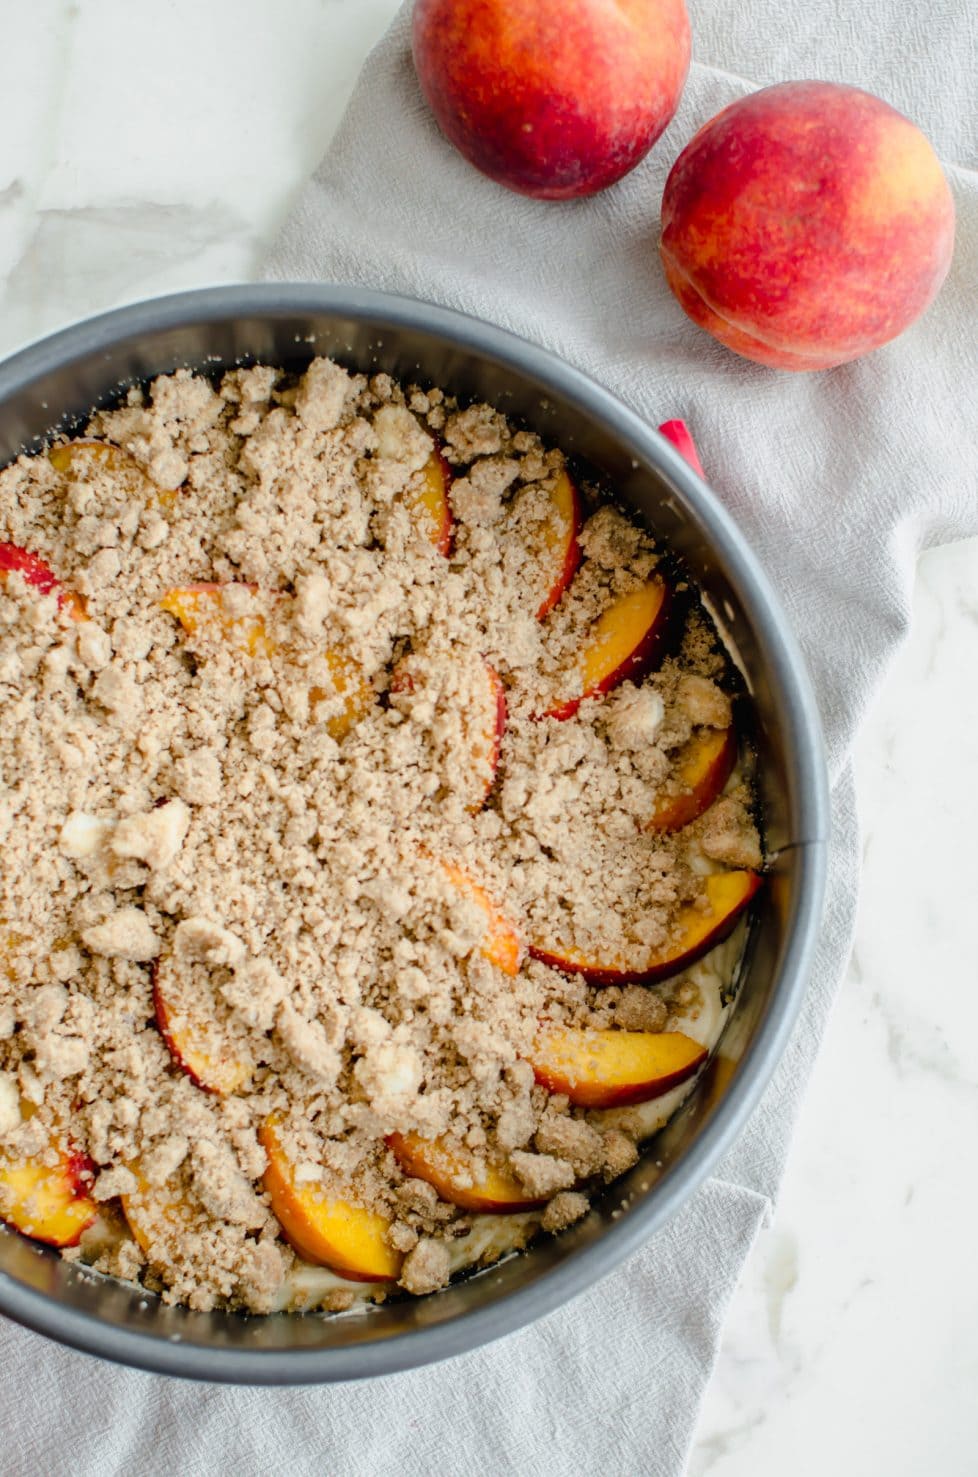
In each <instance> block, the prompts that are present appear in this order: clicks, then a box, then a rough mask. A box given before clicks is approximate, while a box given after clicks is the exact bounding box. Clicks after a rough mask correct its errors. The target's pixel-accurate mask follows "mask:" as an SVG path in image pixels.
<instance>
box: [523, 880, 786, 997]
mask: <svg viewBox="0 0 978 1477" xmlns="http://www.w3.org/2000/svg"><path fill="white" fill-rule="evenodd" d="M762 881H763V878H762V877H760V876H759V875H758V874H757V873H756V872H714V873H713V874H712V875H711V876H709V877H705V878H704V879H703V883H704V890H705V899H704V902H705V906H704V907H697V906H696V905H695V904H694V903H690V904H687V905H686V906H685V907H683V908H681V909H680V911H679V914H678V915H677V917H676V920H675V925H674V928H673V931H672V936H671V938H670V940H669V942H668V943H667V944H665V945H662V946H660V947H659V948H657V949H653V950H651V951H650V952H648V953H645V954H639V953H636V954H635V955H634V956H632V957H627V958H626V957H610V958H594V957H589V956H585V955H584V954H581V953H580V952H579V951H577V950H575V949H572V948H569V947H568V948H561V947H556V946H550V945H547V944H544V943H531V944H530V945H529V953H530V955H531V956H532V957H533V958H534V959H539V960H540V962H541V963H542V964H549V965H550V967H551V968H552V969H559V970H560V971H561V972H562V973H563V974H580V975H583V977H584V979H586V980H587V981H588V983H589V984H592V985H631V984H634V985H651V984H654V983H655V982H656V981H657V980H664V979H668V978H669V977H670V975H674V974H679V972H680V971H681V970H683V969H686V968H687V967H688V966H689V965H690V964H694V963H695V962H696V960H697V959H701V958H702V957H703V955H704V954H707V953H709V951H710V949H712V948H713V947H714V946H715V945H716V944H719V943H721V942H722V941H723V939H725V938H726V937H727V935H728V934H730V933H731V932H732V931H733V929H734V927H735V926H736V923H737V920H738V918H739V917H740V915H741V914H742V913H743V911H744V909H745V908H746V907H747V905H748V904H749V903H750V901H751V899H752V898H753V897H754V895H755V893H756V892H757V891H758V889H759V888H760V886H761V883H762Z"/></svg>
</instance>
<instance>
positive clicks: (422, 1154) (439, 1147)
mask: <svg viewBox="0 0 978 1477" xmlns="http://www.w3.org/2000/svg"><path fill="white" fill-rule="evenodd" d="M387 1146H388V1148H390V1149H391V1150H392V1151H393V1153H394V1157H395V1159H396V1160H397V1162H398V1164H399V1165H400V1166H401V1168H402V1169H403V1170H404V1173H405V1174H409V1175H413V1176H414V1178H415V1179H419V1180H427V1182H428V1184H429V1185H433V1186H434V1187H435V1189H436V1190H437V1191H438V1193H439V1195H440V1196H441V1198H442V1199H443V1200H447V1201H449V1203H450V1204H452V1205H457V1206H458V1207H459V1208H460V1209H461V1210H471V1211H474V1212H475V1213H476V1214H480V1215H506V1214H512V1213H515V1212H516V1211H521V1210H537V1209H538V1208H539V1207H540V1206H543V1205H546V1203H547V1197H546V1196H545V1197H544V1198H543V1199H542V1200H541V1199H533V1197H532V1196H530V1195H528V1194H527V1192H526V1190H524V1189H523V1186H522V1185H521V1184H520V1182H519V1180H517V1179H516V1178H515V1177H514V1176H513V1175H511V1174H509V1173H508V1171H507V1170H505V1169H502V1168H490V1169H489V1170H488V1171H487V1173H486V1174H485V1175H484V1177H483V1178H482V1179H480V1180H475V1179H474V1176H473V1174H472V1172H471V1170H470V1169H469V1168H468V1166H467V1165H466V1162H465V1160H464V1158H461V1157H460V1156H459V1155H458V1154H456V1153H455V1152H454V1150H452V1149H449V1148H447V1147H446V1145H445V1144H444V1143H443V1142H442V1141H441V1140H440V1139H424V1138H422V1137H421V1135H420V1134H417V1133H392V1134H391V1135H390V1137H389V1138H388V1139H387Z"/></svg>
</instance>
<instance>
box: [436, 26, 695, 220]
mask: <svg viewBox="0 0 978 1477" xmlns="http://www.w3.org/2000/svg"><path fill="white" fill-rule="evenodd" d="M413 49H414V65H415V68H416V70H417V74H418V80H419V82H420V84H421V90H422V92H423V93H424V95H425V98H426V99H427V101H428V103H429V105H430V107H431V110H432V112H433V113H434V115H435V118H436V119H437V121H438V124H439V126H440V127H441V130H442V132H443V133H444V134H445V136H446V137H447V138H448V139H449V140H450V141H451V142H452V143H453V144H454V145H455V147H456V148H457V149H458V150H459V151H460V153H462V154H463V155H464V156H465V158H466V159H468V161H469V163H470V164H474V165H475V167H476V168H477V169H480V170H481V171H482V173H483V174H487V175H489V177H490V179H494V180H496V181H498V183H499V184H502V185H506V186H507V187H508V188H509V189H511V190H517V191H518V192H519V193H520V194H523V195H535V196H537V197H538V198H539V199H542V200H569V199H573V198H574V197H576V196H579V195H593V194H594V193H595V192H596V191H597V190H603V189H605V188H606V187H607V186H608V185H611V184H614V182H615V180H618V179H621V177H622V175H624V174H627V173H628V171H629V170H630V169H634V167H635V165H636V164H637V163H638V162H639V160H640V159H643V158H644V157H645V155H646V154H647V153H648V151H649V149H650V148H651V147H652V145H653V144H654V143H655V141H656V139H657V138H658V137H659V135H660V134H661V133H662V131H663V129H664V128H665V126H666V124H667V123H668V122H669V120H670V119H671V118H672V115H673V114H674V113H675V111H676V106H677V104H678V102H679V97H680V94H681V93H682V90H683V84H684V82H685V81H686V73H687V71H688V69H689V51H690V35H689V17H688V16H687V14H686V6H685V3H684V0H616V3H615V4H613V5H609V4H608V3H607V0H576V3H575V4H573V5H567V4H565V3H564V0H417V4H416V5H415V7H414V17H413Z"/></svg>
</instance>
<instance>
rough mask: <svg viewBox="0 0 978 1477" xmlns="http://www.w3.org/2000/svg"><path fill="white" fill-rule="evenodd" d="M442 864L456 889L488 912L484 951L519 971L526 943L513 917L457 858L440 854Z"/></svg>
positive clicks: (499, 964) (498, 963)
mask: <svg viewBox="0 0 978 1477" xmlns="http://www.w3.org/2000/svg"><path fill="white" fill-rule="evenodd" d="M439 865H440V866H441V868H442V870H443V872H444V873H445V876H446V877H447V878H448V880H449V882H450V883H451V884H452V886H453V887H454V888H455V889H456V891H458V892H460V893H461V894H462V896H463V897H466V898H468V899H469V900H470V901H471V902H473V903H475V904H476V906H477V907H479V908H481V910H482V912H483V913H484V914H485V918H486V931H485V933H484V934H483V936H482V943H481V944H480V945H479V952H480V954H482V956H483V957H484V958H485V959H488V960H489V962H490V963H491V964H495V965H496V966H497V967H498V968H499V969H501V970H502V971H503V973H504V974H512V975H515V974H518V973H519V969H520V963H521V961H522V958H523V945H522V943H521V941H520V936H519V934H518V933H517V932H516V929H515V928H514V927H513V925H512V924H511V923H510V921H509V919H508V918H506V917H505V916H504V915H503V914H502V913H501V912H500V911H499V909H498V908H497V907H496V904H495V903H494V902H493V900H492V898H491V897H490V896H489V894H488V893H487V892H486V890H485V888H484V887H482V886H481V884H480V883H478V882H476V881H475V880H474V879H473V878H472V877H470V876H469V874H468V872H463V870H462V868H461V867H457V866H456V865H455V863H454V862H448V861H445V859H444V857H440V858H439Z"/></svg>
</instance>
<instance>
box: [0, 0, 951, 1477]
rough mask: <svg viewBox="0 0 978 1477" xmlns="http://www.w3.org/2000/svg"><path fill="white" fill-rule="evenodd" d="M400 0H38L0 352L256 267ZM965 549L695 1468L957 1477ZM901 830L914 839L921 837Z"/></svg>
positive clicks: (5, 256)
mask: <svg viewBox="0 0 978 1477" xmlns="http://www.w3.org/2000/svg"><path fill="white" fill-rule="evenodd" d="M395 8H396V0H288V3H287V4H284V5H270V4H268V3H267V0H208V3H207V5H204V6H201V5H196V4H194V3H193V0H165V3H160V4H157V5H154V6H152V7H142V6H137V5H133V4H131V0H98V3H97V4H91V5H86V6H84V7H81V6H78V5H71V4H67V3H64V0H32V3H31V5H30V6H27V5H21V6H19V7H16V9H15V10H13V11H11V13H10V14H8V15H7V16H6V17H5V20H6V36H5V41H6V48H7V56H8V58H10V57H14V58H16V62H17V65H16V68H14V69H13V74H12V76H11V77H8V80H7V83H6V85H5V96H4V110H3V111H4V128H3V138H2V143H0V292H2V313H0V352H7V351H9V350H10V349H12V348H14V347H16V346H18V345H19V344H21V343H24V342H26V341H27V340H29V339H31V338H34V337H36V336H38V335H39V334H41V333H44V332H46V331H48V330H50V329H53V328H56V327H59V326H61V325H63V324H64V323H67V322H69V321H71V320H73V319H77V318H80V317H83V316H85V315H87V314H89V313H91V312H95V311H98V310H100V309H103V308H107V307H111V306H114V305H116V304H118V303H120V302H124V301H131V300H134V299H137V298H141V297H148V296H152V295H154V294H157V293H161V292H166V291H171V290H174V289H177V288H181V287H190V286H200V285H203V284H205V283H211V282H217V281H231V280H236V279H241V278H244V277H248V276H250V275H251V274H252V272H253V269H254V263H255V262H256V260H257V257H258V254H259V252H260V250H261V247H262V244H263V242H264V241H265V240H266V239H267V238H268V237H269V236H270V235H271V234H272V233H273V232H274V231H275V229H276V227H277V225H278V223H279V221H280V220H281V218H282V216H283V215H284V212H285V210H286V209H287V206H288V203H289V200H290V198H291V197H292V195H293V193H294V191H295V190H296V189H297V187H298V186H299V185H300V183H301V182H302V180H303V179H304V177H305V176H306V174H307V173H308V172H309V171H310V170H311V169H312V167H313V165H314V164H315V162H316V160H317V158H318V157H319V155H320V154H321V153H322V151H323V149H324V148H325V146H326V144H327V142H328V140H329V137H330V134H331V132H332V130H333V128H334V127H335V124H336V122H337V121H338V119H339V117H340V115H341V113H342V110H343V106H344V104H345V101H346V98H347V96H348V95H349V91H350V89H351V87H352V85H353V82H354V79H355V77H356V74H357V72H358V70H359V67H360V64H361V62H362V59H363V57H364V55H365V53H366V51H367V49H368V47H369V46H370V45H371V44H372V42H373V41H374V40H375V39H376V37H377V36H378V35H379V34H380V32H381V31H382V29H383V28H384V26H385V24H386V22H387V20H388V18H389V17H390V15H391V14H393V11H394V10H395ZM975 671H978V541H975V542H971V543H967V544H960V545H957V546H954V547H951V548H947V549H943V550H938V551H934V552H932V553H930V554H929V555H927V556H926V557H925V559H924V560H923V561H922V564H921V568H920V575H919V582H918V588H917V597H916V601H915V609H914V627H913V632H912V635H911V638H910V641H909V644H908V645H907V647H906V648H905V650H904V651H903V653H902V655H901V657H900V658H899V660H898V662H897V664H896V666H895V668H894V670H893V671H892V672H891V674H890V675H889V677H888V679H887V681H886V684H885V686H884V689H883V692H882V693H881V695H880V698H879V701H878V703H877V705H876V707H875V709H874V712H873V714H872V717H871V719H870V721H869V723H868V724H867V726H866V728H865V730H864V732H863V734H862V736H861V738H860V741H859V745H858V754H857V761H858V780H859V786H860V793H861V801H862V816H863V826H864V854H865V874H864V880H863V895H862V907H861V913H860V923H859V930H858V938H857V945H856V954H855V958H854V961H853V964H852V967H851V968H850V971H849V974H848V978H847V980H846V983H845V986H844V988H843V991H842V994H841V997H840V1001H839V1004H838V1006H837V1008H836V1012H835V1015H834V1017H833V1020H832V1023H831V1027H830V1030H829V1034H828V1039H827V1041H826V1044H825V1048H824V1050H823V1053H822V1056H821V1059H820V1061H819V1064H818V1066H817V1068H816V1071H815V1076H814V1080H813V1083H812V1086H811V1089H810V1092H809V1096H808V1099H807V1103H806V1106H805V1109H804V1112H803V1114H802V1118H801V1123H800V1127H799V1131H798V1137H797V1141H796V1143H795V1146H794V1152H793V1155H792V1159H791V1163H790V1167H789V1170H788V1174H787V1178H786V1181H785V1185H784V1191H783V1194H782V1197H781V1202H780V1206H779V1209H778V1211H777V1214H776V1216H775V1218H774V1223H773V1225H772V1226H771V1227H770V1229H768V1230H767V1231H765V1232H764V1233H763V1234H762V1237H761V1239H760V1242H759V1244H758V1246H757V1248H756V1250H755V1252H754V1254H753V1256H752V1259H751V1261H750V1263H749V1265H748V1268H747V1271H746V1274H745V1276H744V1279H743V1282H742V1285H741V1287H740V1288H739V1290H738V1292H737V1294H736V1296H735V1299H734V1303H733V1307H732V1310H731V1314H730V1319H729V1324H728V1328H727V1332H726V1336H725V1339H724V1343H723V1348H722V1351H721V1354H720V1359H719V1363H718V1366H717V1370H716V1374H715V1376H714V1380H713V1384H712V1387H711V1389H710V1392H709V1395H708V1398H707V1401H706V1406H705V1409H704V1412H703V1416H702V1419H701V1422H700V1428H699V1436H698V1440H697V1444H696V1447H695V1450H694V1454H693V1457H692V1461H691V1467H690V1472H691V1473H692V1474H693V1477H776V1474H777V1477H780V1474H781V1473H782V1472H784V1471H787V1470H790V1471H791V1473H792V1474H793V1477H815V1474H818V1477H822V1474H823V1473H824V1472H826V1471H830V1472H837V1473H843V1474H846V1477H848V1474H852V1477H876V1474H882V1473H884V1472H885V1473H886V1474H887V1477H919V1474H921V1473H923V1472H934V1473H940V1474H941V1477H973V1474H974V1473H975V1472H976V1471H978V1457H976V1453H975V1437H976V1434H978V1432H976V1423H975V1387H976V1381H978V1279H976V1277H975V1275H974V1252H973V1245H972V1242H973V1235H974V1231H973V1227H974V1224H975V1220H976V1216H978V1189H976V1188H975V1182H974V1180H973V1179H972V1177H971V1166H972V1164H973V1161H974V1142H975V1132H976V1128H978V991H976V990H975V988H974V980H973V974H974V966H973V962H972V961H973V957H974V955H973V952H972V951H973V947H974V946H973V941H972V937H971V930H972V929H973V927H974V913H973V911H972V910H973V909H974V907H975V900H974V897H973V887H974V877H975V869H974V862H973V856H972V853H971V852H970V851H969V849H968V848H969V846H970V845H971V844H972V838H973V835H974V833H975V830H976V828H978V786H976V785H975V783H974V776H975V774H976V773H978V683H975V682H974V681H971V682H968V681H963V680H962V676H963V674H965V673H969V672H970V673H974V672H975ZM922 841H923V846H922Z"/></svg>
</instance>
